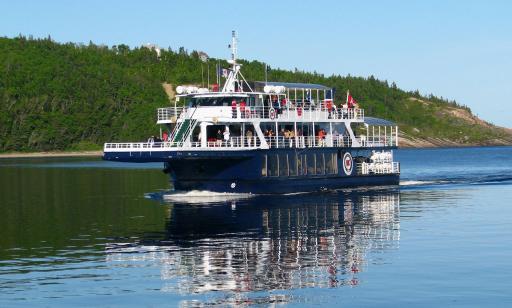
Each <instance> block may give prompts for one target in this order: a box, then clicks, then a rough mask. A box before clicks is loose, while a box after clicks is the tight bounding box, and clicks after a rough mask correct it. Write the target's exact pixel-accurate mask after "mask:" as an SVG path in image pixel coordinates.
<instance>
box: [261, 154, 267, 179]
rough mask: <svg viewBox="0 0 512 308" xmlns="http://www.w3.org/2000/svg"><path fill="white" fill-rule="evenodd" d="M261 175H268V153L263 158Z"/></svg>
mask: <svg viewBox="0 0 512 308" xmlns="http://www.w3.org/2000/svg"><path fill="white" fill-rule="evenodd" d="M261 176H267V155H263V158H262V160H261Z"/></svg>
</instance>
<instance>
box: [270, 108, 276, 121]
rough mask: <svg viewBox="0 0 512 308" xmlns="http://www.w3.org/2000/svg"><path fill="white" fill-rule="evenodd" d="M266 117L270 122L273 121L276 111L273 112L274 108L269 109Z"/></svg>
mask: <svg viewBox="0 0 512 308" xmlns="http://www.w3.org/2000/svg"><path fill="white" fill-rule="evenodd" d="M268 116H269V117H270V118H271V119H272V120H274V119H275V118H276V110H275V109H274V108H270V109H269V110H268Z"/></svg>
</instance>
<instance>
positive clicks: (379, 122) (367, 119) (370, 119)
mask: <svg viewBox="0 0 512 308" xmlns="http://www.w3.org/2000/svg"><path fill="white" fill-rule="evenodd" d="M364 123H365V124H368V125H374V126H396V124H395V123H394V122H391V121H388V120H384V119H379V118H374V117H364Z"/></svg>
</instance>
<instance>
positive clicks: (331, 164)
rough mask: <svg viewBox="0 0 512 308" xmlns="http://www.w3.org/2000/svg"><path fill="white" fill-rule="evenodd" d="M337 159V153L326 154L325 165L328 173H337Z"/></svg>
mask: <svg viewBox="0 0 512 308" xmlns="http://www.w3.org/2000/svg"><path fill="white" fill-rule="evenodd" d="M336 163H337V159H336V153H328V154H325V167H326V173H327V174H336V173H337V169H338V168H337V166H336Z"/></svg>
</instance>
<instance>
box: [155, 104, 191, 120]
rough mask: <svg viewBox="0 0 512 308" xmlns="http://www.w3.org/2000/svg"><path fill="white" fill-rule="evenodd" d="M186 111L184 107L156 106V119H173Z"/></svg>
mask: <svg viewBox="0 0 512 308" xmlns="http://www.w3.org/2000/svg"><path fill="white" fill-rule="evenodd" d="M183 111H186V108H185V107H166V108H158V110H157V120H158V121H159V122H160V121H173V120H174V121H175V120H177V119H178V118H179V116H180V115H181V114H182V113H183Z"/></svg>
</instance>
